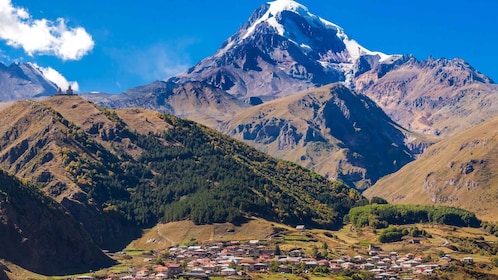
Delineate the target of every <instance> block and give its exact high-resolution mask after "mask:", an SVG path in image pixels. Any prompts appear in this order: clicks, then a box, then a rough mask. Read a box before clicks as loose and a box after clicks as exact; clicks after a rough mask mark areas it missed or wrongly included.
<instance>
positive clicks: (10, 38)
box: [0, 0, 95, 60]
mask: <svg viewBox="0 0 498 280" xmlns="http://www.w3.org/2000/svg"><path fill="white" fill-rule="evenodd" d="M0 39H1V40H4V41H6V43H7V45H9V46H12V47H15V48H22V49H23V50H24V52H26V53H27V54H28V55H30V56H33V55H35V54H41V55H54V56H57V57H58V58H60V59H62V60H80V59H81V58H82V57H83V56H85V55H86V54H87V53H88V52H89V51H91V50H92V49H93V46H94V44H95V43H94V41H93V39H92V36H91V35H90V34H88V33H87V31H86V30H85V29H84V28H83V27H75V28H71V27H68V26H67V25H66V20H65V19H64V18H58V19H57V20H56V21H52V20H49V19H44V18H42V19H33V18H32V16H31V15H30V14H29V12H28V11H27V10H26V9H24V8H22V7H15V6H14V5H13V4H12V2H11V0H0Z"/></svg>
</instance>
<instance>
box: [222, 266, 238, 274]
mask: <svg viewBox="0 0 498 280" xmlns="http://www.w3.org/2000/svg"><path fill="white" fill-rule="evenodd" d="M221 275H222V276H233V275H237V271H236V270H235V269H233V268H225V269H223V270H222V271H221Z"/></svg>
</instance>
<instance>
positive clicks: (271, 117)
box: [218, 84, 425, 189]
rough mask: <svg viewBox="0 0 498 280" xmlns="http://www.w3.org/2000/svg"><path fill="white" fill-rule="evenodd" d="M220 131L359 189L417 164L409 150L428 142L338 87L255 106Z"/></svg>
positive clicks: (225, 123)
mask: <svg viewBox="0 0 498 280" xmlns="http://www.w3.org/2000/svg"><path fill="white" fill-rule="evenodd" d="M218 129H219V130H220V131H222V132H224V133H226V134H228V135H231V136H234V137H235V138H237V139H240V140H243V141H245V142H247V143H249V144H250V145H252V146H254V147H256V148H258V149H260V150H262V151H265V152H266V153H269V154H270V155H273V156H276V157H279V158H284V159H286V160H290V161H293V162H297V163H299V164H301V165H303V166H306V167H308V168H310V169H313V170H315V171H316V172H318V173H320V174H322V175H324V176H326V177H329V178H338V179H340V180H342V181H344V182H347V183H348V184H350V185H351V186H353V185H354V186H356V188H358V189H365V188H368V187H369V186H370V185H372V184H373V183H375V182H376V181H377V180H378V179H379V178H380V177H382V176H384V175H386V174H390V173H393V172H395V171H397V170H398V169H399V168H401V167H402V166H403V165H405V164H406V163H408V162H410V161H411V160H413V159H414V154H415V153H416V151H412V150H411V149H410V148H414V147H416V146H417V145H414V143H415V142H420V141H425V140H421V139H422V138H421V137H418V139H417V136H416V135H414V134H411V133H409V132H407V131H405V130H404V129H402V128H401V127H399V126H398V125H396V124H395V123H394V122H393V121H392V120H391V119H390V118H389V117H388V116H387V115H386V114H385V113H384V112H383V111H382V110H381V109H380V108H379V107H377V106H376V105H375V103H374V102H373V101H371V100H370V99H369V98H367V97H365V96H363V95H360V94H357V93H355V92H352V91H351V90H349V89H348V88H347V87H345V86H343V85H340V84H332V85H328V86H324V87H321V88H317V89H313V90H309V91H306V92H302V93H297V94H294V95H291V96H288V97H285V98H280V99H277V100H274V101H271V102H266V103H264V104H262V105H259V106H255V107H252V108H250V109H247V110H246V111H244V112H242V113H240V114H238V115H236V116H235V117H233V118H232V119H231V120H230V121H226V122H224V123H222V125H220V127H219V128H218ZM408 142H412V143H408ZM409 145H410V148H408V146H409ZM414 150H415V149H414Z"/></svg>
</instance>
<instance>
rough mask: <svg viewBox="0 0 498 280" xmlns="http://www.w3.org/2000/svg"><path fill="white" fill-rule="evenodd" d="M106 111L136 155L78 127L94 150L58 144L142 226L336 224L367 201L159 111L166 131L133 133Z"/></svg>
mask: <svg viewBox="0 0 498 280" xmlns="http://www.w3.org/2000/svg"><path fill="white" fill-rule="evenodd" d="M105 110H106V112H107V113H106V116H108V118H109V119H110V120H112V121H113V122H115V123H116V124H117V125H116V129H117V132H116V135H117V137H119V136H120V135H121V136H122V137H126V138H128V139H130V140H131V141H133V144H135V145H137V146H138V147H140V148H141V149H142V153H141V155H140V157H139V158H138V159H134V158H132V157H130V156H128V155H127V154H126V152H124V151H122V152H118V153H112V152H109V151H108V150H106V149H104V147H102V146H101V145H99V144H98V143H96V141H93V140H92V139H89V137H85V136H84V135H81V130H78V129H77V128H73V131H75V133H74V134H75V135H74V139H75V140H76V141H82V142H84V143H81V144H80V146H84V147H86V149H87V150H88V151H90V152H91V155H81V154H79V153H78V152H76V151H75V150H73V149H71V148H70V147H65V148H61V149H59V153H60V155H61V157H62V159H63V163H64V165H65V170H66V172H67V174H68V176H69V177H70V178H72V180H73V181H74V182H75V183H76V184H78V185H79V186H80V187H81V188H82V189H83V190H84V191H85V192H86V193H87V194H88V196H89V197H90V198H91V199H92V200H93V201H97V202H99V203H100V205H102V208H103V210H104V211H107V212H113V213H117V214H118V215H122V216H123V217H125V218H126V219H127V220H129V221H132V222H134V223H136V224H137V225H139V226H141V227H147V226H151V225H154V224H155V223H157V222H169V221H177V220H185V219H190V220H192V221H193V222H194V223H196V224H207V223H217V222H233V223H240V222H243V221H244V220H245V219H247V218H250V217H251V216H257V217H262V218H265V219H267V220H270V221H275V222H281V223H285V224H289V225H297V224H305V225H307V226H310V227H323V228H337V227H340V226H341V225H342V222H343V217H344V215H346V214H347V213H348V211H349V209H351V208H352V207H354V206H359V205H365V204H367V203H368V201H367V200H366V199H365V198H364V197H363V196H362V195H361V194H360V193H358V192H357V191H356V190H354V189H352V188H350V187H348V186H346V185H344V184H343V183H341V182H338V181H334V182H332V181H328V180H327V179H325V178H323V177H322V176H320V175H318V174H317V173H314V172H312V171H309V170H307V169H304V168H302V167H300V166H298V165H296V164H294V163H290V162H286V161H281V160H276V159H274V158H271V157H269V156H267V155H265V154H263V153H261V152H259V151H257V150H255V149H253V148H251V147H249V146H248V145H245V144H243V143H241V142H238V141H236V140H234V139H232V138H230V137H227V136H224V135H222V134H220V133H218V132H216V131H214V130H212V129H209V128H207V127H204V126H202V125H199V124H196V123H194V122H191V121H187V120H182V119H179V118H176V117H174V116H170V115H161V116H160V117H161V118H162V119H163V120H164V122H165V126H170V127H171V128H169V129H167V130H166V131H165V132H163V133H149V134H148V135H139V134H138V133H137V132H134V131H129V130H128V128H127V127H126V125H125V124H124V123H123V122H122V121H120V120H119V118H118V117H117V115H116V114H113V113H112V111H111V112H109V111H110V110H107V109H105Z"/></svg>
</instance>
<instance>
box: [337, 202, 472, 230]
mask: <svg viewBox="0 0 498 280" xmlns="http://www.w3.org/2000/svg"><path fill="white" fill-rule="evenodd" d="M346 220H348V221H349V222H351V223H352V224H353V225H355V226H356V227H359V228H360V227H366V226H370V227H373V228H386V227H387V226H389V225H406V224H415V223H436V224H442V225H453V226H470V227H479V226H480V221H479V220H478V219H477V218H476V216H475V214H474V213H472V212H469V211H466V210H463V209H459V208H455V207H446V206H437V207H436V206H422V205H387V204H371V205H365V206H360V207H355V208H352V209H351V210H350V211H349V214H348V215H347V217H346Z"/></svg>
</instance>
